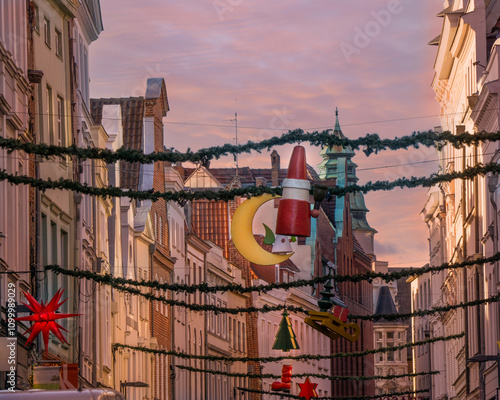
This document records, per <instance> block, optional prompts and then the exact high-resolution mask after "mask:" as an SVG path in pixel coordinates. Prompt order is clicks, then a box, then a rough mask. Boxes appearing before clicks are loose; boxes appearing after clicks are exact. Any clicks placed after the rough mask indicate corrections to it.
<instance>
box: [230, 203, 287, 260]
mask: <svg viewBox="0 0 500 400" xmlns="http://www.w3.org/2000/svg"><path fill="white" fill-rule="evenodd" d="M278 197H279V196H273V195H271V194H263V195H261V196H255V197H252V198H250V199H248V200H245V201H244V202H243V203H241V204H240V206H239V207H238V208H237V209H236V211H235V213H234V215H233V221H232V223H231V237H232V239H233V243H234V246H235V247H236V249H237V250H238V251H239V253H240V254H241V255H242V256H243V257H244V258H245V259H247V260H248V261H250V262H251V263H254V264H257V265H275V264H280V263H282V262H283V261H286V260H288V259H289V258H290V257H291V256H292V254H293V253H288V254H273V253H269V252H268V251H266V250H265V249H264V248H263V247H261V246H260V245H259V243H257V241H256V240H255V237H254V234H253V231H252V222H253V218H254V216H255V213H256V212H257V210H258V209H259V207H260V206H261V205H262V204H264V203H266V202H268V201H270V200H273V199H275V198H278ZM268 236H270V235H268Z"/></svg>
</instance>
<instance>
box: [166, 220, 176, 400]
mask: <svg viewBox="0 0 500 400" xmlns="http://www.w3.org/2000/svg"><path fill="white" fill-rule="evenodd" d="M167 221H169V219H168V216H167ZM173 268H175V263H174V267H173ZM173 268H172V271H171V272H170V283H175V275H174V270H173ZM170 293H171V292H170ZM170 307H171V308H170V313H169V314H170V349H171V350H172V351H175V322H174V321H175V317H174V315H175V312H174V307H173V306H170ZM169 369H170V382H171V383H170V384H171V386H170V391H171V393H172V399H175V378H176V376H175V356H172V357H171V359H170V365H169Z"/></svg>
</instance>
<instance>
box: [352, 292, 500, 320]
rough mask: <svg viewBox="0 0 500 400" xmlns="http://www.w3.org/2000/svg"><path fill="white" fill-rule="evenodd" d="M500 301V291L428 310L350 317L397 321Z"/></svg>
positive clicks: (353, 316) (354, 317) (354, 316)
mask: <svg viewBox="0 0 500 400" xmlns="http://www.w3.org/2000/svg"><path fill="white" fill-rule="evenodd" d="M499 301H500V293H498V294H496V295H494V296H491V297H488V298H486V299H480V300H473V301H468V302H465V303H464V302H462V303H458V304H453V305H449V306H444V307H432V308H429V309H427V310H418V311H414V312H411V313H406V314H398V313H396V314H375V315H349V317H348V318H351V319H361V320H368V321H380V320H382V319H385V320H387V321H395V320H399V319H407V318H413V317H425V316H426V315H432V314H436V313H445V312H448V311H451V310H456V309H458V308H467V307H473V306H479V305H483V304H489V303H497V302H499Z"/></svg>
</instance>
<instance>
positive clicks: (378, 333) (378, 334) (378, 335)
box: [377, 332, 382, 340]
mask: <svg viewBox="0 0 500 400" xmlns="http://www.w3.org/2000/svg"><path fill="white" fill-rule="evenodd" d="M377 340H382V332H377Z"/></svg>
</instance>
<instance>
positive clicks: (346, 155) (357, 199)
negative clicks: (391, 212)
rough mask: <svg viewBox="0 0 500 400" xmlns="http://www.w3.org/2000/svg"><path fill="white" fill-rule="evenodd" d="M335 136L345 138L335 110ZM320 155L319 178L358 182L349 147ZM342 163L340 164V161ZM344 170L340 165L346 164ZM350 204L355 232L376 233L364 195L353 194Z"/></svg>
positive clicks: (347, 183) (334, 147)
mask: <svg viewBox="0 0 500 400" xmlns="http://www.w3.org/2000/svg"><path fill="white" fill-rule="evenodd" d="M332 134H333V135H335V136H337V137H339V138H345V136H344V134H343V132H342V128H341V127H340V122H339V111H338V108H335V128H334V129H333V132H332ZM320 155H321V156H322V157H323V161H322V162H321V163H320V164H319V165H318V169H319V176H320V178H321V179H335V180H337V181H338V182H342V181H345V182H346V185H347V186H348V185H353V184H355V183H356V182H357V181H358V177H357V176H356V168H357V167H358V166H357V165H356V164H355V163H354V162H353V161H352V158H353V157H354V151H353V150H352V149H351V148H350V147H349V146H332V147H327V146H325V147H323V148H322V149H321V152H320ZM341 159H343V160H342V162H340V160H341ZM344 162H345V167H344V168H342V166H341V165H340V164H344ZM341 171H342V173H343V174H344V173H345V177H344V176H339V173H340V172H341ZM349 199H350V201H349V203H350V208H351V215H352V228H353V229H354V230H358V229H361V230H365V231H371V232H376V230H375V229H373V228H372V227H371V226H370V225H369V224H368V222H367V220H366V213H367V212H368V211H369V210H368V208H367V207H366V205H365V198H364V196H363V194H362V193H359V192H358V193H353V194H351V195H350V196H349Z"/></svg>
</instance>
